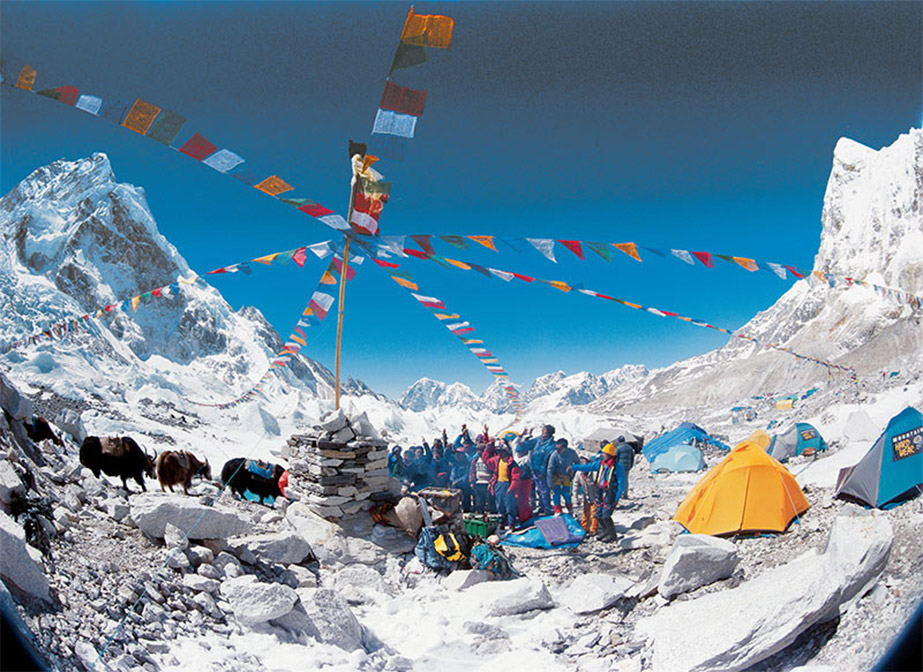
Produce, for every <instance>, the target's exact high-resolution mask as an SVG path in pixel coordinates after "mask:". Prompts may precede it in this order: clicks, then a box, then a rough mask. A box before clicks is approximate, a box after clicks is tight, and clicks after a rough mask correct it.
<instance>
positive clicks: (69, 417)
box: [54, 408, 87, 443]
mask: <svg viewBox="0 0 923 672" xmlns="http://www.w3.org/2000/svg"><path fill="white" fill-rule="evenodd" d="M54 424H55V426H56V427H57V428H58V429H60V430H61V431H62V432H65V433H66V434H70V436H71V438H73V439H74V441H76V442H77V443H83V440H84V439H85V438H87V430H86V427H84V426H83V418H81V417H80V414H79V413H78V412H77V411H75V410H73V409H71V408H62V409H61V411H60V412H59V413H58V414H57V415H56V416H55V418H54Z"/></svg>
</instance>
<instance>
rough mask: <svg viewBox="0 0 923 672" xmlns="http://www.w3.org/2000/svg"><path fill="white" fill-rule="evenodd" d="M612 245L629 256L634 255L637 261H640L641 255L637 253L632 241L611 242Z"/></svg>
mask: <svg viewBox="0 0 923 672" xmlns="http://www.w3.org/2000/svg"><path fill="white" fill-rule="evenodd" d="M612 247H614V248H616V249H619V250H621V251H622V252H624V253H625V254H627V255H628V256H629V257H634V258H635V259H637V260H638V261H641V256H640V255H639V254H638V248H637V246H636V245H635V244H634V243H612Z"/></svg>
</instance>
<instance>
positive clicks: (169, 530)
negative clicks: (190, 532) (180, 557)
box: [163, 523, 189, 551]
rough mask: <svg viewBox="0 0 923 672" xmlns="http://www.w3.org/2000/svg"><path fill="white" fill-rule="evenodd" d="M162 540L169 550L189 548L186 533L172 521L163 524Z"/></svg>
mask: <svg viewBox="0 0 923 672" xmlns="http://www.w3.org/2000/svg"><path fill="white" fill-rule="evenodd" d="M163 542H164V544H166V546H167V548H169V549H170V550H177V551H185V550H186V549H187V548H189V539H187V538H186V534H185V533H184V532H183V531H182V530H181V529H179V528H178V527H177V526H176V525H174V524H173V523H167V524H166V525H164V528H163Z"/></svg>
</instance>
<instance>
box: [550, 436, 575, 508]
mask: <svg viewBox="0 0 923 672" xmlns="http://www.w3.org/2000/svg"><path fill="white" fill-rule="evenodd" d="M576 464H580V457H579V456H578V455H577V451H575V450H574V449H573V448H568V447H567V439H558V440H557V441H555V442H554V452H553V453H552V454H551V457H549V458H548V470H547V473H546V477H547V479H548V490H549V491H550V492H551V503H552V504H553V505H554V514H555V515H556V516H557V515H560V513H561V503H562V501H563V504H564V506H565V507H567V512H568V513H570V514H573V508H572V507H571V502H570V487H571V473H573V471H572V467H573V466H574V465H576Z"/></svg>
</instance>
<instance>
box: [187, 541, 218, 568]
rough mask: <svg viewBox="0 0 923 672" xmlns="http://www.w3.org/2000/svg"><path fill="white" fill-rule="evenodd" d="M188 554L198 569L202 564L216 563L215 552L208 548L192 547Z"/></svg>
mask: <svg viewBox="0 0 923 672" xmlns="http://www.w3.org/2000/svg"><path fill="white" fill-rule="evenodd" d="M186 553H187V555H189V559H190V560H191V561H192V564H194V565H195V566H196V567H198V566H199V565H202V564H211V563H212V562H214V561H215V554H214V552H212V549H210V548H208V547H206V546H191V547H190V548H189V550H188V551H186Z"/></svg>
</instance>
